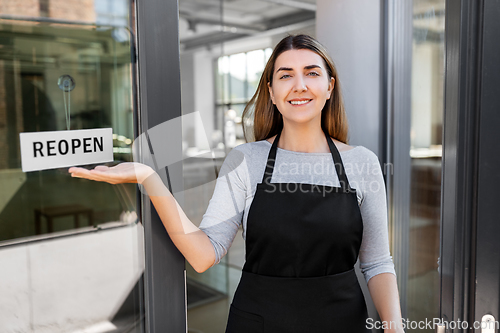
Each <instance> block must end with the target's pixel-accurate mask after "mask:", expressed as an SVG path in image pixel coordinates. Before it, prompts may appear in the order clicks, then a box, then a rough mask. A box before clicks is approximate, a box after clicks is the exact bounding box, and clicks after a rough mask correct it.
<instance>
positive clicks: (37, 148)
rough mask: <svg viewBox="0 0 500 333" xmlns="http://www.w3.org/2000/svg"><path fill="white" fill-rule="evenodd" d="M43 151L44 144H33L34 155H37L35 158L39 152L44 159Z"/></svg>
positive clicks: (37, 142) (38, 142)
mask: <svg viewBox="0 0 500 333" xmlns="http://www.w3.org/2000/svg"><path fill="white" fill-rule="evenodd" d="M42 149H43V143H41V142H40V141H36V142H33V153H34V154H35V157H36V152H37V151H38V152H39V153H40V155H41V156H42V157H43V153H42Z"/></svg>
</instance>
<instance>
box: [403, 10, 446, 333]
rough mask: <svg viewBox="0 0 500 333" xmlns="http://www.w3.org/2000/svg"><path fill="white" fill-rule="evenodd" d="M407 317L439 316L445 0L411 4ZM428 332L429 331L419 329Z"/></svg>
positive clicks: (417, 318) (419, 318) (412, 318)
mask: <svg viewBox="0 0 500 333" xmlns="http://www.w3.org/2000/svg"><path fill="white" fill-rule="evenodd" d="M413 4H414V5H413V29H414V34H413V58H412V62H413V65H412V67H413V68H412V111H411V112H412V118H411V151H410V155H411V161H412V166H411V168H412V169H411V174H412V178H411V204H410V235H409V238H410V244H409V246H410V258H409V271H408V295H407V297H408V298H407V299H408V318H409V319H410V320H415V321H420V320H425V318H437V317H438V316H439V309H438V306H439V299H438V297H439V272H438V270H437V268H438V263H437V261H438V257H439V212H440V206H441V201H440V199H441V153H442V131H443V106H444V97H443V93H444V20H445V16H444V8H445V1H444V0H432V1H429V0H414V1H413ZM419 331H420V332H432V330H419Z"/></svg>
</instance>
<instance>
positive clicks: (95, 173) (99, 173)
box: [68, 162, 154, 184]
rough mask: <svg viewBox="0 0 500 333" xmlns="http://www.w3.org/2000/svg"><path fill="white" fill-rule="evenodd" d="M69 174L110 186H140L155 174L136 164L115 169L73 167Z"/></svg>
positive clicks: (147, 168)
mask: <svg viewBox="0 0 500 333" xmlns="http://www.w3.org/2000/svg"><path fill="white" fill-rule="evenodd" d="M68 172H69V173H71V177H77V178H85V179H90V180H95V181H99V182H107V183H110V184H122V183H139V184H140V183H142V182H143V181H144V180H145V179H146V178H147V177H149V176H150V175H151V174H153V173H154V171H153V169H152V168H151V167H149V166H147V165H145V164H141V163H135V162H125V163H120V164H118V165H115V166H113V167H107V166H105V165H99V166H96V167H95V168H94V169H92V170H88V169H85V168H79V167H71V168H69V169H68Z"/></svg>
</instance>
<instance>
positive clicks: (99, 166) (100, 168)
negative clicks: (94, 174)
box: [94, 165, 109, 171]
mask: <svg viewBox="0 0 500 333" xmlns="http://www.w3.org/2000/svg"><path fill="white" fill-rule="evenodd" d="M108 169H109V168H108V167H107V166H105V165H98V166H96V167H95V168H94V170H98V171H106V170H108Z"/></svg>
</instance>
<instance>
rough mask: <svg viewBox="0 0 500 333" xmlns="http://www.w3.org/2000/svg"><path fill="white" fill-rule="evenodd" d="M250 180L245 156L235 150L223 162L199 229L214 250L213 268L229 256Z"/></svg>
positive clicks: (238, 150) (240, 221)
mask: <svg viewBox="0 0 500 333" xmlns="http://www.w3.org/2000/svg"><path fill="white" fill-rule="evenodd" d="M248 179H249V177H248V168H247V164H246V160H245V155H244V153H243V152H242V151H241V150H240V149H238V147H235V148H233V149H232V150H231V151H230V152H229V154H228V155H227V156H226V158H225V160H224V162H223V163H222V166H221V169H220V171H219V175H218V177H217V180H216V183H215V189H214V193H213V195H212V198H211V199H210V201H209V204H208V208H207V211H206V213H205V214H204V215H203V218H202V221H201V223H200V226H199V229H200V230H202V231H203V232H204V233H205V234H206V235H207V236H208V238H209V239H210V242H211V243H212V245H213V247H214V251H215V262H214V264H213V265H212V266H214V265H216V264H218V263H219V262H220V261H221V259H222V257H224V256H225V255H226V254H227V250H228V249H229V247H230V246H231V244H232V243H233V240H234V237H235V236H236V233H237V232H238V228H239V226H240V224H241V223H242V219H243V212H244V209H245V201H246V195H247V187H248Z"/></svg>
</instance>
